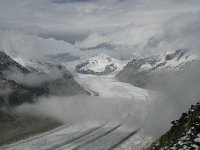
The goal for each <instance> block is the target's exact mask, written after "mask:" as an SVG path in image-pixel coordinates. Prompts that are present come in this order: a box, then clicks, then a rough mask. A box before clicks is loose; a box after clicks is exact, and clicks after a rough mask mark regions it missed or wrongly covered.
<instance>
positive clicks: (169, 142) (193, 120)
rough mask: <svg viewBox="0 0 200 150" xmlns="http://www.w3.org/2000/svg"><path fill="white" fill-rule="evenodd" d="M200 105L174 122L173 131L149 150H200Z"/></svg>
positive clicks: (193, 106)
mask: <svg viewBox="0 0 200 150" xmlns="http://www.w3.org/2000/svg"><path fill="white" fill-rule="evenodd" d="M199 116H200V103H197V104H196V105H192V106H191V108H190V109H189V111H188V112H186V113H182V116H181V118H180V119H179V120H176V121H173V122H172V125H173V126H172V127H171V129H170V130H169V131H168V132H167V133H166V134H164V135H163V136H161V137H160V138H159V139H158V140H157V141H156V142H154V143H153V144H152V146H151V147H150V148H148V150H169V149H170V150H176V149H183V150H189V149H191V150H192V149H193V150H199V149H200V117H199Z"/></svg>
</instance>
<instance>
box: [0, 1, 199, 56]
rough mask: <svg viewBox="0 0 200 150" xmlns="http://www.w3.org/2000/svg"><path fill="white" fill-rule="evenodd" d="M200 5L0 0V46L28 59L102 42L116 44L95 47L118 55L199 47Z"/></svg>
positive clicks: (179, 2) (168, 2)
mask: <svg viewBox="0 0 200 150" xmlns="http://www.w3.org/2000/svg"><path fill="white" fill-rule="evenodd" d="M198 11H200V2H199V1H198V0H188V1H186V0H184V1H183V0H175V1H174V0H158V1H156V2H155V1H153V0H42V1H41V0H26V1H23V0H18V1H12V0H2V1H1V2H0V20H1V22H0V31H1V33H0V48H1V49H5V51H8V52H10V53H11V51H17V53H18V55H20V56H21V57H24V58H27V59H30V58H31V57H39V56H41V55H44V54H49V53H60V52H72V53H73V52H74V51H77V50H79V48H88V47H89V48H90V47H95V46H97V45H99V44H102V43H109V44H110V45H112V46H113V47H114V48H113V49H112V50H110V49H108V48H105V47H102V48H101V47H98V49H95V50H93V51H104V52H106V53H109V54H111V55H114V56H121V55H122V54H124V53H125V54H126V55H127V56H130V54H132V53H134V54H138V55H144V54H147V53H152V52H153V53H160V52H162V51H166V50H167V51H168V50H171V49H176V48H182V47H184V48H191V49H196V47H194V45H196V44H197V43H198V42H196V41H195V40H196V39H198V37H199V35H198V34H199V32H198V24H199V22H198V21H197V20H199V19H198V13H197V12H198ZM195 16H196V17H195ZM174 17H175V19H171V18H174ZM191 18H194V19H193V20H192V19H191ZM178 23H179V25H178ZM44 37H45V38H44ZM60 40H61V41H60ZM193 40H194V42H193V43H194V44H191V41H193ZM69 42H70V43H71V44H70V43H69ZM152 45H153V46H152Z"/></svg>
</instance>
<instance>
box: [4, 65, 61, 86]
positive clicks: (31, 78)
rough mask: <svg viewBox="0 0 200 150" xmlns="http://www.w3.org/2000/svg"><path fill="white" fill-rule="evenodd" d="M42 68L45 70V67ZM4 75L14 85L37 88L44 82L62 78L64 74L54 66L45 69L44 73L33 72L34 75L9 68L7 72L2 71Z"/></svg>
mask: <svg viewBox="0 0 200 150" xmlns="http://www.w3.org/2000/svg"><path fill="white" fill-rule="evenodd" d="M38 65H39V64H38ZM40 65H42V64H40ZM43 67H44V68H45V67H47V66H43ZM4 75H5V76H6V77H7V78H8V79H10V80H13V81H15V82H16V83H19V84H22V85H26V86H30V87H35V86H39V85H41V84H44V83H45V82H49V81H54V80H56V79H61V78H64V73H63V72H62V71H61V70H59V69H58V67H56V66H52V67H51V68H49V69H47V68H46V70H45V72H34V73H22V72H20V71H19V70H17V69H15V68H10V69H9V70H7V71H4Z"/></svg>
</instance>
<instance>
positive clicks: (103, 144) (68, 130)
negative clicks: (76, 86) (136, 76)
mask: <svg viewBox="0 0 200 150" xmlns="http://www.w3.org/2000/svg"><path fill="white" fill-rule="evenodd" d="M75 79H76V81H78V82H79V83H80V84H81V85H83V86H84V87H85V88H86V89H88V90H90V91H91V92H96V93H98V95H99V96H98V97H102V98H105V99H107V100H108V101H109V100H112V103H113V104H114V103H115V101H114V99H115V98H118V99H119V98H121V103H123V101H124V102H126V103H127V104H129V108H127V109H124V111H123V113H124V114H125V115H124V117H119V116H116V118H117V117H118V118H120V119H118V120H116V119H110V120H107V121H102V120H101V121H97V120H87V121H85V122H84V121H81V122H77V123H73V124H72V123H70V122H68V123H66V124H65V125H63V126H61V127H58V128H56V129H54V130H51V131H48V132H45V133H42V134H39V135H37V136H33V137H30V138H28V139H25V140H22V141H19V142H17V143H13V144H10V145H5V146H3V147H0V149H2V150H78V149H83V150H114V149H117V150H122V149H123V150H129V149H130V150H132V149H136V150H140V149H142V148H144V147H145V146H148V145H149V144H150V143H151V141H152V137H151V136H147V135H145V133H144V132H143V131H142V127H143V125H144V123H145V120H146V117H148V116H147V115H148V111H147V109H148V108H147V107H148V104H147V103H148V92H147V91H146V90H144V89H140V88H136V87H133V86H132V85H131V84H128V83H122V82H119V81H117V80H116V79H115V78H114V75H106V76H93V75H80V74H78V75H77V76H76V78H75ZM93 96H94V98H95V95H93ZM116 102H117V101H116ZM119 106H120V105H119ZM116 115H119V114H116ZM136 122H137V123H136Z"/></svg>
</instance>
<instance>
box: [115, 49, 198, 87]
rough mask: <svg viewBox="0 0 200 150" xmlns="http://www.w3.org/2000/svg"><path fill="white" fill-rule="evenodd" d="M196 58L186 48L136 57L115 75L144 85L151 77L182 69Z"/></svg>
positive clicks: (141, 85) (121, 79) (187, 66)
mask: <svg viewBox="0 0 200 150" xmlns="http://www.w3.org/2000/svg"><path fill="white" fill-rule="evenodd" d="M196 59H197V57H196V56H195V55H192V54H190V51H189V50H187V49H180V50H176V51H174V52H170V53H166V54H163V55H157V56H149V57H145V58H136V59H133V60H132V61H130V62H129V63H128V64H127V65H126V66H125V67H124V68H123V70H121V71H120V72H119V73H118V74H117V75H116V77H117V79H119V80H120V81H122V82H129V83H131V84H133V85H136V86H140V87H144V86H146V85H147V84H148V83H149V82H151V80H152V79H153V78H156V77H157V76H158V75H161V74H163V73H166V72H178V71H184V70H187V69H189V68H190V67H191V65H192V64H193V62H194V61H195V60H196Z"/></svg>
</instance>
